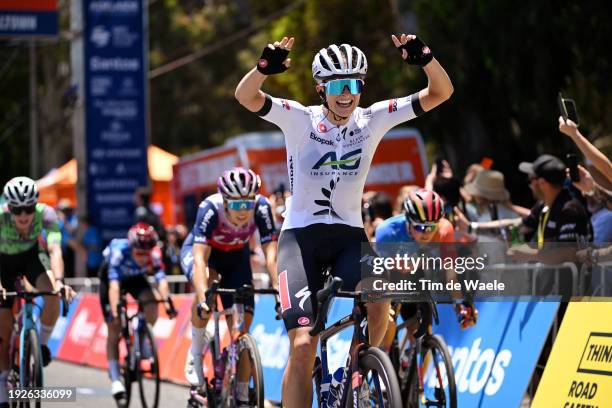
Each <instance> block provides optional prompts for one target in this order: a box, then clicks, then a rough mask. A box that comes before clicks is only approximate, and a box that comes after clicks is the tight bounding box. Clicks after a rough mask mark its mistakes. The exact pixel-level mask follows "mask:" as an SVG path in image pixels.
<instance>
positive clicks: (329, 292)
mask: <svg viewBox="0 0 612 408" xmlns="http://www.w3.org/2000/svg"><path fill="white" fill-rule="evenodd" d="M341 288H342V279H341V278H338V277H337V276H336V277H334V278H333V279H332V280H331V282H330V283H329V284H327V285H326V286H325V287H324V288H323V289H321V290H320V291H318V292H317V306H318V307H317V319H316V320H315V323H314V327H313V328H312V329H311V330H310V332H309V334H310V335H311V336H313V337H314V336H316V335H317V334H319V333H321V332H322V331H323V330H324V329H325V324H326V323H327V313H329V307H330V306H331V300H332V299H333V298H334V297H335V296H337V295H338V293H339V292H340V289H341Z"/></svg>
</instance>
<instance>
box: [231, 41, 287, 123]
mask: <svg viewBox="0 0 612 408" xmlns="http://www.w3.org/2000/svg"><path fill="white" fill-rule="evenodd" d="M293 41H294V39H293V37H291V38H287V37H283V39H282V40H281V41H275V42H274V44H268V45H267V46H266V48H264V50H263V53H262V54H261V58H260V59H259V61H258V63H257V66H256V67H255V68H253V69H252V70H250V71H249V72H248V73H247V74H246V75H245V76H244V77H243V78H242V80H240V83H238V86H237V87H236V91H235V93H234V95H235V96H236V99H237V100H238V102H240V104H241V105H242V106H244V107H245V108H247V109H248V110H250V111H251V112H258V111H259V110H261V108H262V107H263V105H264V101H265V94H264V93H263V92H262V91H261V86H262V85H263V83H264V81H265V80H266V78H268V75H274V74H278V73H281V72H284V71H286V70H287V69H288V68H289V66H290V65H291V59H290V58H287V55H289V51H290V50H291V47H292V46H293Z"/></svg>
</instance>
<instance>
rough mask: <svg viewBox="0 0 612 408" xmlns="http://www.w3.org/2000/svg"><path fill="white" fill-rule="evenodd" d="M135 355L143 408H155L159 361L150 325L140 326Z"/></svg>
mask: <svg viewBox="0 0 612 408" xmlns="http://www.w3.org/2000/svg"><path fill="white" fill-rule="evenodd" d="M139 338H140V339H139V341H140V344H139V350H138V354H137V355H136V377H137V378H138V388H139V389H140V401H141V402H142V406H143V408H156V407H157V404H158V403H159V382H160V378H159V360H158V358H157V345H156V344H155V337H153V328H152V327H151V325H150V324H148V323H147V324H146V325H144V324H143V325H142V327H141V329H140V335H139Z"/></svg>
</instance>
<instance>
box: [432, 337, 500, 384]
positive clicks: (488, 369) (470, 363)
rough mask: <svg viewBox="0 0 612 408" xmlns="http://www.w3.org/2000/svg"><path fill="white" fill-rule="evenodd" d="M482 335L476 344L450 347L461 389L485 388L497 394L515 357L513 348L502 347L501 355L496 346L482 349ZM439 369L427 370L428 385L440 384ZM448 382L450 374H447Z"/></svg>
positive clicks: (456, 377)
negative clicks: (437, 379)
mask: <svg viewBox="0 0 612 408" xmlns="http://www.w3.org/2000/svg"><path fill="white" fill-rule="evenodd" d="M481 341H482V338H480V337H479V338H477V339H476V340H474V342H473V343H472V347H470V348H468V347H458V348H454V347H450V346H449V347H448V349H449V351H450V354H451V356H452V361H453V367H454V368H455V383H456V384H457V392H460V393H463V392H469V393H470V394H478V393H480V392H481V391H482V390H483V388H484V392H485V394H486V395H494V394H496V393H497V392H498V391H499V389H500V388H501V386H502V385H503V383H504V377H505V374H506V371H505V370H506V368H508V366H509V365H510V360H512V352H511V351H510V350H508V349H503V350H500V351H499V352H498V353H497V355H496V354H495V351H494V350H493V349H492V348H488V349H484V350H481V349H480V343H481ZM435 375H436V373H435V371H434V370H432V369H431V366H430V368H429V369H428V370H427V377H426V378H427V379H426V381H427V385H428V387H430V388H433V387H435V386H436V379H435ZM444 384H445V386H446V384H447V381H446V376H445V377H444Z"/></svg>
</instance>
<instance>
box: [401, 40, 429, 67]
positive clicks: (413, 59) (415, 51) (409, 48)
mask: <svg viewBox="0 0 612 408" xmlns="http://www.w3.org/2000/svg"><path fill="white" fill-rule="evenodd" d="M397 50H398V51H399V52H400V54H402V50H406V52H407V53H408V56H407V57H406V59H405V61H406V62H407V63H408V64H410V65H419V66H421V67H422V66H425V65H427V64H429V62H431V60H432V59H433V53H432V52H431V50H430V49H429V47H428V46H426V45H425V43H424V42H423V41H421V40H419V38H418V37H416V38H413V39H412V40H409V41H407V42H406V44H402V45H400V46H399V47H397Z"/></svg>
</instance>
